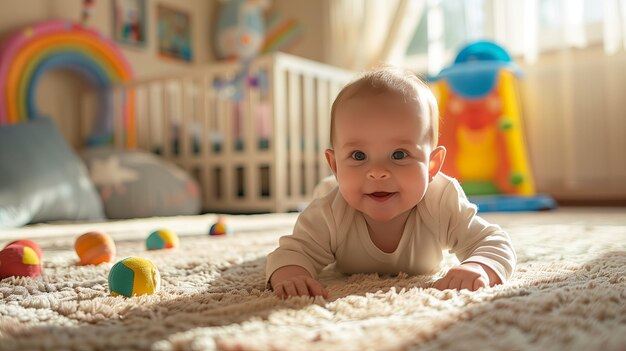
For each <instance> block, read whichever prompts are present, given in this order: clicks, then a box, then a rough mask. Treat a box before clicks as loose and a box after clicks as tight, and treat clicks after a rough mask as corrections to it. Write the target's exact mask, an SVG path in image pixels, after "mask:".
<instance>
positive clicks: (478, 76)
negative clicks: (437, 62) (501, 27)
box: [430, 41, 521, 99]
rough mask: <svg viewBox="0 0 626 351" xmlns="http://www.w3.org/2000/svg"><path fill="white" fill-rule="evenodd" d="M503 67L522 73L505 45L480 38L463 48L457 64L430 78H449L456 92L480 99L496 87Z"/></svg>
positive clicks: (457, 58) (434, 79)
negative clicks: (505, 48)
mask: <svg viewBox="0 0 626 351" xmlns="http://www.w3.org/2000/svg"><path fill="white" fill-rule="evenodd" d="M500 69H506V70H509V71H511V72H513V73H515V74H516V75H520V74H521V71H520V69H519V67H518V66H517V65H516V64H515V63H514V62H512V61H511V56H509V54H508V53H507V51H506V50H504V48H502V47H501V46H500V45H498V44H496V43H493V42H490V41H478V42H474V43H471V44H468V45H466V46H465V47H463V48H462V49H461V51H459V53H458V54H457V56H456V59H455V60H454V64H452V65H451V66H448V67H446V68H444V69H443V70H441V72H440V73H439V74H438V75H437V76H435V77H431V78H430V80H431V81H437V80H440V79H446V80H447V81H448V83H449V84H450V88H451V89H452V90H453V91H454V92H455V93H456V94H458V95H461V96H463V97H465V98H467V99H479V98H481V97H483V96H485V95H487V94H488V93H489V92H490V91H491V90H492V89H493V87H494V85H495V84H496V82H497V77H498V72H499V70H500Z"/></svg>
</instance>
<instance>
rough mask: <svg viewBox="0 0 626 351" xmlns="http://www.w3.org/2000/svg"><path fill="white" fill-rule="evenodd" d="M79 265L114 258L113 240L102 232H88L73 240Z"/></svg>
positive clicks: (109, 260) (102, 261)
mask: <svg viewBox="0 0 626 351" xmlns="http://www.w3.org/2000/svg"><path fill="white" fill-rule="evenodd" d="M74 250H75V251H76V254H77V255H78V257H79V258H80V264H81V265H90V264H100V263H104V262H111V261H113V260H114V259H115V242H113V239H111V237H110V236H109V235H108V234H107V233H104V232H97V231H94V232H88V233H85V234H83V235H81V236H79V237H78V238H77V239H76V241H75V242H74Z"/></svg>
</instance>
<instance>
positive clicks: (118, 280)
mask: <svg viewBox="0 0 626 351" xmlns="http://www.w3.org/2000/svg"><path fill="white" fill-rule="evenodd" d="M160 286H161V275H160V274H159V270H158V269H157V267H156V266H155V265H154V264H153V263H152V262H150V261H148V260H146V259H145V258H140V257H127V258H125V259H123V260H121V261H119V262H117V263H116V264H114V265H113V267H112V268H111V271H110V272H109V290H110V291H111V295H113V296H119V295H123V296H126V297H131V296H136V295H144V294H154V293H155V292H157V291H159V288H160Z"/></svg>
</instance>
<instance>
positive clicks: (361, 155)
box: [352, 151, 365, 161]
mask: <svg viewBox="0 0 626 351" xmlns="http://www.w3.org/2000/svg"><path fill="white" fill-rule="evenodd" d="M352 159H354V160H357V161H363V160H365V153H364V152H363V151H355V152H353V153H352Z"/></svg>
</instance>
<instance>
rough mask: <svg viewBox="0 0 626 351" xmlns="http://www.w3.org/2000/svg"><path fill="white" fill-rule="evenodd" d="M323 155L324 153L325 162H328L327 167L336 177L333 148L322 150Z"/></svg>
mask: <svg viewBox="0 0 626 351" xmlns="http://www.w3.org/2000/svg"><path fill="white" fill-rule="evenodd" d="M324 155H326V162H328V167H330V170H331V171H332V172H333V174H334V175H335V177H336V176H337V160H336V159H335V150H332V149H326V151H325V152H324Z"/></svg>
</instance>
